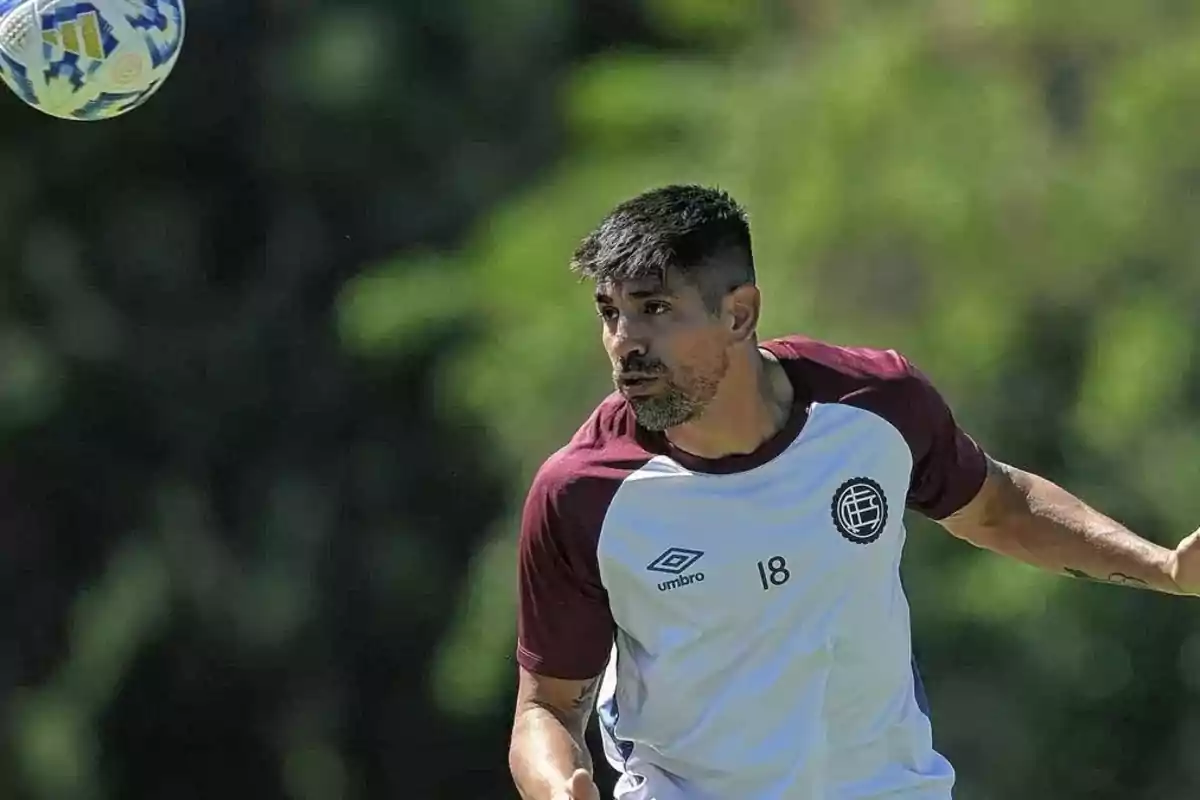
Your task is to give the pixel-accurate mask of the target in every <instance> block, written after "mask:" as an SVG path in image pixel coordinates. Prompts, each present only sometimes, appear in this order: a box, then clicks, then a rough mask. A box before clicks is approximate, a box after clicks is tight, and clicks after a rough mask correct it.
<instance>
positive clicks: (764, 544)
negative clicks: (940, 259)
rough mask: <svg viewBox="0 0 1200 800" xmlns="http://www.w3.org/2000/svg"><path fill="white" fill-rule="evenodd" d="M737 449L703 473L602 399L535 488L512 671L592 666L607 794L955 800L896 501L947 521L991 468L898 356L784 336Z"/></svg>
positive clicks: (567, 673)
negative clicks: (778, 387) (771, 388)
mask: <svg viewBox="0 0 1200 800" xmlns="http://www.w3.org/2000/svg"><path fill="white" fill-rule="evenodd" d="M762 346H763V348H764V349H766V350H768V351H769V352H770V353H772V354H773V355H774V356H776V358H778V359H779V361H780V362H781V363H782V365H783V367H784V369H785V370H786V372H787V375H788V377H789V378H790V379H791V382H792V384H793V385H794V387H795V403H794V407H793V410H792V413H791V415H790V418H789V419H788V421H787V423H786V424H785V425H784V427H783V428H782V429H781V430H780V431H779V432H778V434H777V435H775V436H774V437H773V438H771V439H770V440H768V441H767V442H766V443H764V444H763V445H762V446H761V447H760V448H759V449H758V450H757V451H756V452H754V453H752V454H750V455H744V456H733V457H729V458H723V459H718V460H705V459H698V458H696V457H694V456H689V455H688V454H686V453H683V452H680V451H677V450H675V449H673V448H672V447H671V445H670V444H669V442H667V441H666V440H665V437H663V436H661V435H659V434H652V433H649V432H647V431H645V430H643V429H641V428H639V427H638V426H637V425H636V423H635V421H634V415H633V411H632V409H631V408H630V406H629V405H628V404H627V402H626V401H625V400H624V399H623V398H622V397H621V396H620V395H613V396H611V397H609V398H608V399H606V400H605V401H604V402H603V403H602V404H601V405H600V406H599V407H598V408H597V409H596V411H595V412H594V413H593V414H592V416H591V417H590V418H589V419H588V421H587V422H586V423H585V424H584V426H583V427H582V428H581V429H580V430H579V431H578V432H577V433H576V434H575V436H574V437H573V438H572V439H571V441H570V443H569V444H568V445H567V446H566V447H564V448H563V449H562V450H560V451H558V452H557V453H555V454H554V455H553V456H551V457H550V458H549V459H548V460H547V461H546V462H545V464H544V465H543V466H542V468H541V469H540V470H539V472H538V474H537V476H536V478H535V479H534V481H533V485H532V487H531V489H530V492H529V495H528V498H527V501H526V505H525V510H524V517H523V522H522V530H521V536H520V545H519V550H520V552H519V587H520V597H519V620H518V646H517V660H518V662H519V663H520V665H521V666H523V667H524V668H525V669H527V670H529V671H531V672H534V673H538V674H541V675H546V676H551V677H557V678H566V679H590V678H593V677H595V676H597V675H600V674H601V673H602V672H603V673H604V678H603V680H602V682H601V687H600V692H599V695H598V698H597V712H598V716H599V720H600V723H601V729H602V732H603V738H604V745H605V752H606V755H607V757H608V760H609V762H610V763H611V764H612V765H613V767H614V768H615V769H616V770H618V772H619V773H620V778H619V781H618V783H617V788H616V797H618V798H621V799H622V800H851V798H885V797H886V798H889V800H891V799H892V798H895V799H896V800H899V798H907V799H908V800H947V798H949V797H950V796H951V787H952V785H953V783H954V771H953V769H952V768H951V766H950V764H949V763H948V762H947V761H946V759H945V758H943V757H942V756H941V755H940V754H939V753H938V752H937V751H936V750H935V749H934V747H933V742H932V734H931V729H930V721H929V718H928V715H927V712H926V710H925V708H924V700H923V691H922V689H921V686H920V680H919V678H918V676H917V674H916V670H915V668H914V666H913V656H912V646H911V634H910V627H909V609H908V603H907V601H906V599H905V595H904V590H903V588H902V587H901V582H900V574H899V569H900V556H901V551H902V549H903V545H904V538H905V529H904V523H903V513H904V510H905V508H911V509H914V510H916V511H918V512H920V513H923V514H925V515H926V516H928V517H931V518H935V519H938V518H942V517H945V516H947V515H949V514H951V513H953V512H954V511H956V510H958V509H959V508H961V507H962V506H963V505H965V504H966V503H967V502H968V501H969V500H970V499H971V498H972V497H974V495H975V494H976V492H977V491H978V490H979V488H980V486H981V485H982V483H983V479H984V474H985V471H986V467H985V463H986V462H985V456H984V454H983V452H982V451H981V450H980V448H979V447H978V446H977V445H976V444H975V443H974V442H973V441H972V440H971V438H970V437H968V436H967V435H966V434H965V433H964V432H962V431H961V430H960V429H959V427H958V425H957V424H956V423H955V421H954V418H953V415H952V414H951V412H950V410H949V409H948V408H947V406H946V404H945V402H943V400H942V398H941V397H940V396H939V394H938V393H937V391H936V390H935V389H934V388H933V386H931V385H930V383H929V382H928V381H927V380H926V379H925V378H924V377H923V376H922V375H921V374H920V373H919V372H918V371H917V370H916V369H914V368H913V367H912V366H911V365H910V364H909V363H908V362H907V361H906V360H905V359H904V358H903V357H902V356H901V355H899V354H897V353H895V352H893V351H879V350H867V349H848V348H842V347H835V346H832V345H829V344H824V343H821V342H817V341H813V340H810V339H804V338H800V337H789V338H785V339H779V340H775V341H771V342H766V343H764V344H763V345H762Z"/></svg>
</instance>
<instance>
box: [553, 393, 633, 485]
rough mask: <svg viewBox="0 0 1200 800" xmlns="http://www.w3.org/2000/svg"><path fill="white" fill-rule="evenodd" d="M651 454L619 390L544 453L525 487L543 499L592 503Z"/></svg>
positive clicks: (618, 483) (619, 482)
mask: <svg viewBox="0 0 1200 800" xmlns="http://www.w3.org/2000/svg"><path fill="white" fill-rule="evenodd" d="M651 458H653V454H652V453H650V452H648V451H647V450H646V449H645V448H644V447H642V445H641V444H639V442H638V439H637V426H636V422H635V419H634V416H633V412H632V409H631V408H630V407H629V403H628V402H626V400H625V399H624V398H623V397H621V395H620V394H617V393H615V392H614V393H613V394H611V395H609V396H608V397H607V398H605V399H604V400H603V401H602V402H601V403H600V404H599V405H598V406H596V408H595V409H594V410H593V411H592V413H591V414H590V415H589V416H588V418H587V420H586V421H585V422H584V423H583V424H582V425H580V426H579V428H578V430H576V431H575V433H574V435H572V436H571V438H570V440H568V441H567V443H566V444H565V445H563V446H562V447H560V448H559V449H558V450H557V451H555V452H554V453H552V454H551V455H550V456H549V457H547V458H546V459H545V460H544V461H543V462H542V464H541V465H540V467H539V468H538V470H537V472H536V474H535V475H534V478H533V482H532V485H531V487H530V495H531V496H540V497H542V498H545V499H549V500H555V501H558V500H563V499H572V500H582V501H584V502H588V501H593V502H594V501H595V499H596V497H598V496H602V495H604V494H610V495H611V493H613V492H615V491H616V488H617V487H618V486H619V485H620V484H621V483H622V482H623V481H624V480H625V478H627V477H628V476H629V475H630V474H631V473H633V472H635V471H636V470H638V469H640V468H641V467H643V466H644V465H645V464H646V462H647V461H649V460H650V459H651Z"/></svg>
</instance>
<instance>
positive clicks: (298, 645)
mask: <svg viewBox="0 0 1200 800" xmlns="http://www.w3.org/2000/svg"><path fill="white" fill-rule="evenodd" d="M190 12H191V15H190V29H189V32H188V41H187V43H186V45H185V47H184V51H183V57H182V60H181V62H180V64H179V66H178V68H177V71H176V73H175V75H174V76H173V77H172V78H171V80H170V82H169V83H168V84H167V87H166V88H165V89H164V90H163V91H162V92H160V93H159V94H158V95H156V97H155V98H154V99H153V100H152V101H151V102H150V103H149V105H148V106H146V107H145V108H143V109H141V110H138V111H137V112H135V113H133V114H131V115H130V116H128V117H126V118H123V119H120V120H116V121H110V122H105V123H103V124H78V123H64V122H59V121H56V120H52V119H49V118H45V117H42V116H40V115H38V114H37V113H35V112H33V111H31V110H29V109H27V108H25V107H24V106H22V105H21V104H20V103H19V101H17V100H16V99H15V98H13V97H9V96H5V97H4V98H3V99H2V102H0V122H2V124H0V187H2V188H0V219H3V220H4V224H3V225H0V254H2V255H0V264H2V265H3V269H2V270H0V542H2V544H3V550H2V551H0V554H2V556H0V593H3V600H4V602H3V603H0V615H2V617H0V619H2V620H3V624H4V628H3V634H4V641H5V646H4V647H3V648H2V649H0V703H2V705H0V711H2V716H0V720H2V722H3V729H2V730H3V736H2V737H0V742H2V747H0V798H5V799H8V798H11V799H12V800H216V799H217V798H243V797H245V798H254V799H255V800H276V798H278V799H279V800H343V799H344V800H382V799H383V798H405V799H406V800H409V799H412V800H425V799H426V798H428V799H430V800H440V799H442V798H445V799H446V800H456V799H457V798H464V799H465V798H482V797H489V798H507V797H514V796H515V794H514V793H513V791H512V790H511V788H510V782H509V777H508V773H507V766H506V748H507V734H508V726H509V720H510V713H511V702H512V695H513V679H514V671H515V666H514V664H513V661H512V658H511V652H512V648H513V625H514V621H513V614H514V597H513V590H512V589H513V569H514V559H513V545H514V535H515V524H514V516H515V513H516V511H517V508H518V506H519V503H520V501H521V500H522V498H523V494H524V490H525V487H526V482H527V481H528V479H529V477H530V475H531V473H532V471H533V470H534V469H536V467H537V466H538V465H539V463H540V462H541V460H542V459H543V458H544V457H545V456H546V455H547V454H548V453H549V452H550V451H552V450H553V449H555V448H556V447H557V446H558V445H559V444H560V443H561V442H562V441H563V440H564V439H565V438H566V437H567V436H569V435H570V434H571V433H572V432H573V431H574V429H575V427H576V426H577V424H578V423H579V422H580V421H581V420H582V419H583V417H584V416H585V415H586V414H587V412H588V411H589V410H590V409H591V407H592V405H593V404H594V403H595V402H596V401H597V400H598V399H599V398H601V397H602V396H603V394H604V393H605V392H606V391H607V390H608V385H607V369H606V366H605V362H604V358H603V354H602V351H601V350H600V347H599V344H598V341H597V330H596V325H595V320H594V317H593V315H592V313H591V310H590V308H589V299H588V293H587V289H586V287H583V286H581V285H579V284H578V283H577V281H576V280H575V278H573V277H572V276H571V275H570V274H569V273H568V271H567V269H566V261H567V258H568V256H569V253H570V251H571V249H572V247H573V246H574V244H575V243H576V241H577V240H578V239H579V238H580V237H581V236H583V235H584V234H585V233H586V231H587V230H588V229H589V228H590V227H591V226H592V225H593V224H594V223H596V222H597V221H598V220H599V218H600V217H601V216H602V215H603V213H604V212H605V211H606V210H607V209H608V208H609V207H610V206H612V205H613V204H615V203H616V202H618V201H620V200H622V199H624V198H625V197H627V196H628V195H630V194H633V193H636V192H639V191H641V190H643V189H647V188H650V187H652V186H655V185H658V184H661V183H665V182H681V181H687V182H701V183H706V184H710V185H719V186H721V187H723V188H726V189H728V190H730V191H731V192H732V193H733V194H734V195H735V196H736V197H737V198H738V199H739V200H741V201H742V202H743V203H744V204H745V205H747V206H748V208H749V210H750V213H751V216H752V224H753V226H754V234H755V237H756V247H757V251H758V259H759V263H760V270H761V273H760V274H761V282H762V284H763V288H764V291H765V293H766V303H767V306H766V311H765V320H764V322H765V328H766V330H765V333H766V334H768V335H774V334H779V333H787V332H803V333H807V334H810V335H813V336H817V337H822V338H828V339H832V340H835V341H838V342H841V343H847V344H866V345H878V346H886V347H896V348H898V349H901V350H903V351H905V352H906V353H907V354H908V355H910V356H911V357H912V358H913V359H914V360H915V361H916V362H917V363H918V364H919V365H920V366H921V367H922V368H923V369H924V370H925V371H926V372H927V373H929V374H930V375H931V376H932V377H933V378H934V379H935V381H936V382H937V383H938V385H939V386H940V387H941V389H942V390H943V392H944V393H945V394H946V396H947V397H948V398H949V399H950V401H951V402H952V404H953V405H954V407H955V408H956V410H957V412H958V414H959V417H960V419H961V421H962V423H963V424H964V425H965V426H966V427H967V428H968V429H969V430H971V431H972V432H973V433H974V434H975V435H976V436H977V437H978V438H979V439H980V440H981V441H982V442H984V443H985V444H986V446H987V447H988V448H989V449H990V450H991V451H992V452H993V454H994V455H996V456H997V457H999V458H1001V459H1003V460H1006V461H1010V462H1015V463H1018V464H1020V465H1022V466H1025V467H1027V468H1030V469H1033V470H1037V471H1040V472H1043V473H1044V474H1046V475H1048V476H1049V477H1051V478H1053V479H1055V480H1057V481H1059V482H1061V483H1063V484H1065V485H1066V486H1068V487H1069V488H1071V489H1073V490H1075V491H1076V492H1078V493H1079V494H1080V495H1081V496H1083V497H1084V498H1085V499H1087V500H1089V501H1091V502H1093V503H1095V504H1097V505H1099V506H1101V507H1102V508H1103V509H1105V510H1106V511H1108V512H1110V513H1111V514H1113V515H1114V516H1117V517H1119V518H1120V519H1122V520H1123V521H1125V522H1127V523H1128V524H1131V525H1132V526H1134V527H1135V528H1136V529H1137V530H1139V531H1141V532H1143V533H1144V534H1145V535H1146V536H1148V537H1149V538H1152V539H1155V540H1157V541H1159V542H1162V543H1165V544H1173V543H1174V542H1175V541H1177V540H1178V539H1179V538H1181V537H1182V536H1183V535H1185V534H1187V533H1189V532H1190V531H1191V530H1192V529H1193V528H1194V527H1196V525H1197V524H1200V491H1198V490H1200V482H1198V477H1200V475H1198V470H1197V464H1200V413H1198V411H1200V368H1198V364H1197V359H1196V357H1195V355H1196V354H1195V347H1194V344H1193V335H1192V333H1193V329H1194V326H1196V324H1197V322H1198V318H1200V310H1198V309H1200V233H1198V232H1200V135H1198V131H1200V4H1197V3H1196V2H1192V1H1191V0H1142V1H1141V2H1127V0H1086V1H1085V0H1055V2H1033V1H1032V0H926V2H911V1H910V0H842V1H841V2H835V1H834V0H576V1H575V2H568V1H567V0H490V2H482V1H481V0H409V1H408V2H401V1H400V0H394V1H389V0H362V1H361V2H359V3H356V4H352V5H351V4H347V3H336V2H333V0H286V1H285V0H276V1H275V2H267V1H266V0H261V2H257V3H254V2H244V0H204V2H193V3H192V6H191V8H190ZM905 580H906V584H907V586H908V588H909V592H910V595H911V598H912V603H913V606H914V627H915V630H914V636H915V640H916V647H917V650H918V653H919V657H920V661H921V665H922V670H923V673H924V677H925V681H926V684H927V687H928V690H929V695H930V700H931V702H932V705H933V711H934V716H935V732H936V740H937V744H938V746H939V748H940V749H941V750H942V751H943V752H945V753H946V754H948V755H949V757H950V758H951V759H952V761H953V762H954V763H955V764H956V766H957V768H958V770H959V773H960V783H959V790H958V795H957V796H958V797H959V798H961V799H962V800H1012V799H1013V798H1021V799H1022V800H1043V799H1045V800H1051V799H1052V800H1074V799H1075V798H1088V799H1089V800H1097V799H1098V798H1099V799H1103V798H1123V799H1130V798H1138V799H1139V800H1140V799H1142V798H1145V799H1146V800H1182V799H1183V798H1190V797H1197V796H1200V714H1198V713H1197V711H1196V708H1197V702H1196V700H1197V695H1198V694H1200V625H1198V624H1197V622H1196V619H1197V613H1198V612H1197V608H1196V606H1194V605H1192V604H1189V603H1188V602H1185V601H1180V600H1176V599H1169V598H1162V597H1158V596H1155V595H1151V594H1143V593H1137V592H1134V591H1132V590H1124V589H1117V588H1110V587H1103V586H1093V585H1090V584H1082V583H1078V582H1074V581H1071V580H1069V579H1063V578H1058V577H1055V576H1052V575H1045V574H1042V573H1038V572H1036V571H1034V570H1031V569H1028V568H1025V567H1022V566H1018V565H1016V564H1014V563H1010V562H1007V561H1004V560H1002V559H1000V558H997V557H994V556H990V555H987V554H983V553H980V552H978V551H974V550H972V549H971V548H970V547H968V546H966V545H964V544H961V543H959V542H956V541H954V540H951V539H950V538H949V537H948V536H946V535H944V534H942V533H941V532H940V531H939V530H938V529H936V528H934V527H933V526H932V525H930V524H928V523H926V522H923V521H920V520H916V519H914V520H913V522H912V534H911V537H910V546H909V550H908V556H907V561H906V566H905ZM605 780H606V781H607V776H606V777H605ZM731 800H734V799H731Z"/></svg>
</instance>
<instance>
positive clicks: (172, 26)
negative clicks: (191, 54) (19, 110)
mask: <svg viewBox="0 0 1200 800" xmlns="http://www.w3.org/2000/svg"><path fill="white" fill-rule="evenodd" d="M184 16H185V14H184V10H183V0H0V78H3V79H4V82H5V83H6V84H7V85H8V88H10V89H12V90H13V92H15V93H16V95H17V97H20V98H21V99H22V100H24V101H25V102H26V103H28V104H29V105H31V106H33V107H34V108H36V109H37V110H39V111H42V112H45V113H46V114H49V115H51V116H54V117H59V118H61V119H71V120H85V121H94V120H102V119H112V118H113V117H118V116H120V115H122V114H125V113H128V112H130V111H132V110H133V109H135V108H137V107H138V106H140V105H142V104H143V103H145V102H146V100H148V99H149V98H150V96H151V95H152V94H154V93H155V92H156V91H158V89H159V87H161V86H162V85H163V82H164V81H165V80H166V79H167V76H168V75H169V74H170V73H171V70H172V69H173V68H174V66H175V62H176V60H178V58H179V50H180V48H181V47H182V46H183V30H184Z"/></svg>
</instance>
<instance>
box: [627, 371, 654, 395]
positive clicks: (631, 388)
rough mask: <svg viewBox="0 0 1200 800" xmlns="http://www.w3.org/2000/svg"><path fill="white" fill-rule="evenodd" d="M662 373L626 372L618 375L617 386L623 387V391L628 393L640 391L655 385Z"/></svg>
mask: <svg viewBox="0 0 1200 800" xmlns="http://www.w3.org/2000/svg"><path fill="white" fill-rule="evenodd" d="M661 377H662V376H661V375H646V374H644V373H625V374H623V375H618V376H617V386H619V387H621V391H623V392H625V393H626V394H628V393H630V392H633V393H638V392H640V391H641V390H643V389H646V388H649V387H650V386H653V385H654V384H655V383H656V382H657V381H658V380H659V378H661Z"/></svg>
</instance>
